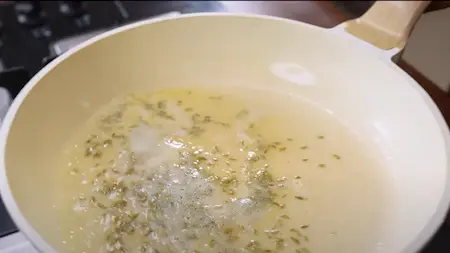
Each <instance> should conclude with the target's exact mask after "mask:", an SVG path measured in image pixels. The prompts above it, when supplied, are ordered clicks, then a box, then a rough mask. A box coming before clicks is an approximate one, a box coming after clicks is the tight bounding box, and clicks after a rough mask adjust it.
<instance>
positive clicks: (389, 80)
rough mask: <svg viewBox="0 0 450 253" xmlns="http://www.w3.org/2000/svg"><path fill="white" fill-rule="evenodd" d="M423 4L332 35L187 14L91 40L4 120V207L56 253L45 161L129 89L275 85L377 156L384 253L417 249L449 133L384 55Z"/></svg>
mask: <svg viewBox="0 0 450 253" xmlns="http://www.w3.org/2000/svg"><path fill="white" fill-rule="evenodd" d="M427 4H428V2H416V1H414V2H405V1H398V2H397V1H391V2H389V1H388V2H377V3H376V4H375V5H374V6H373V7H372V8H371V9H370V10H369V11H368V12H367V13H366V14H365V15H364V16H362V17H361V18H360V19H358V20H353V21H350V22H346V23H344V24H341V25H339V26H337V27H335V28H332V29H324V28H320V27H316V26H312V25H308V24H304V23H301V22H296V21H292V20H286V19H281V18H275V17H266V16H256V15H234V14H231V15H230V14H192V15H182V16H179V17H169V18H162V19H158V20H148V21H142V22H138V23H135V24H131V25H128V26H125V27H121V28H118V29H115V30H112V31H109V32H107V33H105V34H102V35H99V36H97V37H95V38H93V39H90V40H89V41H87V42H85V43H83V44H82V45H79V46H77V47H76V48H74V49H72V50H70V51H68V52H67V53H65V54H64V55H62V56H61V57H59V58H57V59H56V60H54V61H53V62H51V63H50V64H49V65H47V66H46V67H45V68H44V69H42V70H41V71H40V72H39V73H38V74H37V75H36V76H35V77H34V78H33V79H32V80H31V81H30V82H29V83H28V84H27V85H26V86H25V88H24V89H23V90H22V91H21V92H20V94H19V95H18V97H17V98H16V99H15V101H14V102H13V104H12V106H11V108H10V110H9V112H8V114H7V115H6V118H5V119H4V122H3V126H2V128H1V132H0V145H1V150H2V152H1V155H0V187H1V188H0V190H1V194H2V198H3V201H4V202H5V204H6V206H7V209H8V210H9V212H10V214H11V216H12V218H13V219H14V221H15V223H16V224H17V226H18V227H19V228H20V230H21V231H22V232H23V233H24V234H25V235H26V236H27V237H28V238H29V239H30V241H31V242H32V243H33V244H34V245H35V246H36V247H37V248H38V249H39V250H41V251H42V252H55V250H54V248H56V247H55V245H56V241H55V240H56V239H55V238H56V237H57V233H58V231H57V230H56V227H57V224H55V223H56V221H55V219H53V217H54V213H53V212H54V211H52V203H51V198H50V197H49V196H53V194H55V193H57V192H58V189H57V188H56V187H55V186H54V185H55V184H54V182H55V181H56V180H57V178H55V176H54V175H55V173H54V170H55V169H57V168H56V167H55V166H52V163H53V161H54V159H55V156H58V154H59V152H60V149H61V146H62V144H63V142H64V140H65V139H66V137H67V136H68V135H69V134H70V133H71V132H72V131H73V130H74V128H75V127H76V126H77V125H78V124H80V122H83V121H85V120H86V119H87V118H88V117H89V116H90V115H91V113H92V112H93V111H94V110H95V109H97V108H98V107H99V106H101V105H102V104H105V103H107V102H108V101H109V100H110V99H111V98H112V97H115V96H118V95H121V94H124V93H128V92H131V91H141V90H152V89H160V88H166V87H170V86H176V85H192V84H196V83H202V84H209V85H235V86H236V87H237V88H238V87H240V86H244V85H248V86H252V85H258V86H261V87H264V86H265V87H266V88H271V89H274V87H276V88H277V89H286V90H285V91H286V92H301V93H302V96H305V97H307V98H308V99H309V100H311V101H314V102H315V103H316V104H318V105H320V106H321V107H323V108H326V109H327V110H330V111H332V112H333V113H334V115H335V116H336V117H338V118H339V119H340V120H342V121H344V122H346V124H348V125H350V126H351V127H352V128H353V129H354V130H355V131H357V132H358V133H359V134H362V135H364V136H367V137H368V138H370V139H371V140H372V141H373V144H374V145H377V146H378V147H379V149H380V150H382V153H383V155H385V156H386V157H387V160H388V163H389V164H388V167H389V173H390V176H391V178H392V179H393V180H394V182H393V183H394V185H395V191H394V192H392V198H393V199H394V200H395V201H394V203H395V204H393V205H392V206H390V207H386V208H389V210H388V211H389V217H388V218H386V220H385V221H383V222H382V224H381V230H382V241H383V242H384V246H383V251H382V252H383V253H399V252H404V253H406V252H416V251H418V250H419V249H420V248H421V247H422V246H423V245H424V244H425V243H426V242H427V240H428V239H429V238H430V237H431V236H432V235H433V233H434V232H435V231H436V229H437V227H438V226H439V225H440V224H441V222H442V221H443V218H444V216H445V214H446V211H447V207H448V204H449V201H450V183H449V182H450V180H449V165H448V157H449V156H448V154H449V146H448V145H449V133H448V128H447V125H446V123H445V122H444V119H443V117H442V115H441V114H440V112H439V110H438V108H437V107H436V105H435V104H434V103H433V101H432V100H431V99H430V97H429V96H428V95H427V94H426V93H425V92H424V90H423V89H422V88H421V87H420V86H419V85H418V84H417V83H416V82H415V81H414V80H413V79H412V78H411V77H409V76H408V75H407V74H406V73H405V72H403V71H402V70H401V69H400V68H399V67H397V65H395V64H394V63H393V62H392V60H391V58H392V56H394V55H395V54H397V53H398V52H400V51H401V49H402V48H403V47H404V45H405V41H406V39H407V36H408V34H409V32H410V30H411V28H412V26H413V24H414V23H415V21H416V20H417V19H418V17H419V16H420V14H421V13H422V11H423V10H424V9H425V7H426V6H427ZM280 84H286V85H280ZM362 204H363V203H362ZM374 252H375V251H374Z"/></svg>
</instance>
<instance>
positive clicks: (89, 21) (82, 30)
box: [0, 1, 224, 253]
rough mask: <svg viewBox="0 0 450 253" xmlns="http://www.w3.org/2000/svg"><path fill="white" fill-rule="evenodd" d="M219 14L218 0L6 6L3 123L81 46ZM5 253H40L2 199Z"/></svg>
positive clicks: (0, 243)
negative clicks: (142, 27)
mask: <svg viewBox="0 0 450 253" xmlns="http://www.w3.org/2000/svg"><path fill="white" fill-rule="evenodd" d="M216 11H224V8H223V6H222V5H221V4H220V3H219V2H218V1H172V2H166V1H156V2H141V1H89V2H88V1H86V2H82V1H0V122H1V119H2V118H3V116H4V115H5V113H6V111H7V109H8V106H9V103H10V102H11V100H12V99H14V97H15V96H16V95H17V94H18V93H19V91H20V90H21V89H22V88H23V87H24V85H25V84H26V83H27V82H28V80H29V79H30V78H31V77H32V76H33V75H34V74H36V73H37V72H38V71H39V70H40V69H41V68H42V67H44V66H45V65H46V64H47V63H49V62H50V61H52V60H53V59H55V58H56V57H58V56H59V55H61V54H63V53H64V52H65V51H67V50H69V49H70V48H72V47H74V46H75V45H77V44H79V43H81V42H83V41H85V40H87V39H89V38H91V37H94V36H96V35H98V34H101V33H103V32H105V31H108V30H110V29H113V28H116V27H118V26H122V25H125V24H129V23H132V22H136V21H139V20H142V19H148V18H156V17H160V16H170V15H179V14H181V13H192V12H216ZM0 252H5V253H35V252H36V253H37V251H36V249H34V248H33V247H32V245H31V243H30V242H29V241H28V240H27V239H26V238H25V236H24V235H23V234H22V233H20V231H18V229H17V228H16V226H15V224H14V222H13V221H12V220H11V218H10V217H9V215H8V213H7V211H6V209H5V207H4V205H3V202H2V201H1V198H0Z"/></svg>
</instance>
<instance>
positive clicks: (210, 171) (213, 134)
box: [56, 89, 387, 253]
mask: <svg viewBox="0 0 450 253" xmlns="http://www.w3.org/2000/svg"><path fill="white" fill-rule="evenodd" d="M142 127H144V128H142ZM139 129H141V130H142V129H144V130H143V132H142V133H136V132H135V131H140V130H139ZM149 129H151V132H150V131H149ZM150 133H155V134H156V135H157V137H155V138H154V139H152V138H153V137H152V138H150V137H149V139H148V140H147V139H146V137H145V135H146V134H150ZM133 134H135V135H136V136H134V137H132V135H133ZM130 138H131V139H132V138H135V139H136V140H135V141H134V142H137V144H130ZM132 141H133V140H131V142H132ZM151 141H155V142H158V141H159V142H158V144H157V145H156V144H155V143H154V144H152V145H154V146H151V145H150V144H149V145H150V146H146V143H150V142H151ZM139 142H141V143H139ZM130 145H131V146H133V145H135V147H134V149H133V150H132V151H133V152H131V151H130ZM183 145H184V146H185V147H187V148H185V149H189V150H190V152H191V153H188V154H187V159H190V157H193V159H194V160H195V159H197V160H202V161H201V162H199V163H200V165H198V164H197V165H195V166H196V168H197V169H198V168H204V170H203V171H200V170H199V172H200V174H201V175H200V176H199V178H200V179H199V178H195V177H192V176H188V177H187V176H186V173H185V172H186V171H183V170H182V169H180V168H181V167H176V166H175V167H170V168H169V170H167V171H164V172H160V174H157V176H155V174H151V173H153V172H152V170H156V169H155V168H153V167H157V166H159V165H161V163H165V164H166V165H167V164H172V165H173V164H174V163H177V162H178V160H179V159H180V154H181V153H182V152H181V151H180V150H181V149H180V147H182V146H183ZM161 146H164V147H166V148H168V149H167V150H169V151H170V152H168V153H165V151H164V150H159V147H161ZM149 147H150V148H149ZM152 147H153V148H152ZM124 150H125V151H126V150H128V152H125V153H124ZM173 150H177V152H172V151H173ZM178 151H180V152H178ZM195 151H197V153H195ZM139 152H142V153H143V155H144V156H146V155H148V156H149V157H147V158H149V159H150V158H151V159H154V160H151V161H149V159H147V160H146V162H145V164H146V165H140V167H139V165H134V164H132V165H130V164H129V163H130V161H131V160H133V159H134V160H133V161H134V162H136V161H137V159H138V158H136V157H132V158H130V155H131V156H138V155H139ZM146 152H147V153H152V154H147V153H146ZM136 153H138V154H136ZM194 153H195V154H194ZM199 154H200V155H199ZM125 156H126V157H128V158H127V159H128V160H126V161H125V163H126V164H125V163H124V162H123V160H122V161H121V159H122V158H123V157H125ZM62 157H63V159H62V163H63V167H64V168H65V169H62V170H60V171H61V175H59V177H60V178H61V180H60V183H61V189H64V191H63V195H64V196H65V198H64V201H60V203H57V205H56V208H57V210H58V213H59V214H60V215H58V217H56V218H57V219H59V221H60V229H61V234H62V237H63V238H65V239H64V241H62V242H61V244H60V245H59V247H57V249H58V251H59V252H267V253H269V252H300V253H307V252H319V253H327V252H330V253H331V252H333V253H336V252H343V253H344V252H371V251H373V250H374V249H375V247H376V244H377V243H378V224H379V222H380V220H381V219H382V213H381V209H382V207H383V205H384V201H385V200H386V199H387V198H386V191H387V190H386V187H385V186H383V182H385V181H384V172H383V164H382V162H381V160H380V159H379V157H378V156H377V155H376V154H374V152H373V150H371V149H369V148H368V147H367V146H366V145H365V144H364V143H363V142H362V141H361V140H358V138H356V136H355V135H354V134H353V133H352V132H351V131H350V130H349V129H348V128H347V127H345V126H344V125H343V124H341V123H340V122H339V121H338V120H337V119H335V118H334V117H332V116H331V115H329V114H328V113H326V112H324V111H322V110H320V108H316V107H314V106H312V105H310V104H308V103H306V102H305V101H300V100H298V99H295V98H292V97H289V96H287V95H281V94H274V93H269V92H265V91H254V90H248V91H246V90H240V91H239V93H236V92H233V91H231V90H225V89H221V90H219V89H216V90H206V89H204V90H203V89H189V90H188V89H184V90H181V89H180V90H178V89H177V90H162V91H158V92H153V93H138V94H131V95H128V96H125V97H121V98H117V99H115V100H113V101H112V102H111V103H110V104H108V105H106V106H105V107H104V108H102V109H101V110H99V111H98V112H97V113H95V115H93V116H92V118H91V119H90V120H89V121H88V122H86V124H85V125H84V126H83V127H82V128H81V129H78V130H77V131H76V132H75V133H74V134H73V136H70V138H69V139H68V141H67V145H66V148H65V149H64V152H63V154H62ZM130 159H131V160H130ZM155 159H156V160H155ZM158 159H159V160H158ZM191 160H192V159H191ZM167 161H170V162H168V163H166V162H167ZM137 162H139V161H137ZM121 163H123V164H121ZM148 164H155V166H153V167H152V166H149V165H148ZM166 165H165V166H166ZM172 165H171V166H172ZM190 165H192V164H190ZM121 166H122V167H121ZM133 166H135V168H133ZM192 166H194V165H192ZM125 167H126V168H125ZM124 168H125V170H124ZM170 169H172V170H173V171H182V172H181V174H176V173H175V174H174V173H172V172H171V171H170ZM252 170H254V172H255V173H253V174H252V173H251V172H249V171H252ZM183 173H184V174H183ZM202 173H206V174H202ZM258 173H259V174H258ZM264 173H270V179H268V180H269V181H264V180H266V179H267V177H264V175H266V174H264ZM257 174H258V175H257ZM261 174H264V175H263V176H260V175H261ZM231 175H232V176H234V177H232V176H231ZM152 176H153V179H152V180H153V181H151V180H150V179H151V178H152ZM155 177H158V178H165V179H164V180H163V179H154V178H155ZM208 177H210V180H206V179H207V178H208ZM230 178H234V179H233V180H236V181H237V182H238V183H236V182H235V181H233V180H230ZM249 178H250V179H249ZM251 178H253V179H254V181H252V180H251ZM199 180H200V181H199ZM255 180H256V181H255ZM258 180H259V181H258ZM119 181H120V182H122V183H123V184H122V185H120V186H118V184H116V185H115V186H114V182H115V183H117V182H119ZM133 183H134V184H133ZM138 183H139V185H140V186H142V185H149V184H150V186H149V187H150V188H151V184H160V185H163V186H164V185H165V186H164V187H162V188H160V189H159V190H160V191H162V190H164V189H166V190H167V191H170V194H169V195H164V196H166V198H169V199H170V198H172V197H173V196H174V195H176V196H177V199H176V201H177V203H172V205H174V207H173V208H170V206H169V207H166V208H165V209H164V212H163V214H164V215H166V216H171V217H169V218H167V217H166V218H164V217H163V218H161V217H160V218H155V217H153V218H148V215H147V214H148V212H151V211H149V208H150V207H149V206H151V205H149V204H148V203H149V201H151V198H153V197H152V196H156V195H151V194H149V192H148V191H144V190H143V192H144V193H145V194H143V195H139V193H136V192H135V193H133V194H135V195H132V194H131V193H130V194H131V195H126V194H125V193H124V194H123V195H121V194H122V193H120V191H122V190H123V191H127V192H131V190H132V189H131V188H132V187H134V186H136V185H137V184H138ZM183 183H184V184H185V185H183ZM180 184H181V185H180ZM105 185H106V186H105ZM205 185H206V186H205ZM203 186H205V187H210V188H208V189H209V190H205V188H202V187H203ZM102 187H103V188H102ZM105 187H106V188H105ZM108 187H109V188H108ZM114 187H115V188H114ZM195 187H196V188H195ZM252 187H256V188H257V189H260V192H261V191H263V193H267V192H265V191H267V189H268V188H270V189H272V191H271V193H270V194H269V195H271V197H270V198H271V199H270V200H267V199H264V198H262V199H263V200H261V198H260V197H261V196H260V195H258V196H259V197H258V196H257V197H255V198H252V197H254V196H256V195H255V194H256V193H255V192H258V191H257V190H255V188H252ZM150 188H148V189H150ZM152 189H153V188H152ZM211 189H212V190H211ZM252 189H253V190H252ZM117 191H119V192H117ZM209 191H212V192H213V193H210V192H209ZM181 192H185V193H182V194H181ZM127 194H128V193H127ZM136 194H137V195H136ZM196 194H206V195H205V196H203V195H202V196H197V197H196ZM208 194H209V195H208ZM258 194H260V193H258ZM119 195H120V196H119ZM130 196H134V197H130ZM158 196H162V195H158ZM167 196H169V197H167ZM180 196H181V197H180ZM265 196H266V195H265ZM266 197H267V196H266ZM117 198H118V199H119V200H123V199H125V201H117ZM142 198H143V199H142ZM187 198H190V199H189V200H187ZM192 199H195V201H191V200H192ZM170 200H171V201H173V199H170ZM136 201H137V202H139V203H141V204H136V203H135V202H136ZM188 201H191V202H188ZM185 202H186V203H187V204H186V203H185ZM142 203H144V204H142ZM155 203H163V202H155ZM196 203H201V205H197V204H196ZM248 203H251V204H252V205H255V206H257V207H252V208H249V207H248V206H246V204H248ZM164 204H166V203H164ZM192 205H197V206H195V207H192ZM205 205H209V206H210V207H211V206H213V205H217V206H220V205H222V206H221V207H218V208H217V210H218V211H217V212H215V211H212V210H213V209H212V208H211V209H208V210H209V211H208V217H209V218H208V219H210V220H212V221H213V223H214V225H213V226H212V227H208V226H209V225H204V226H200V225H198V227H197V228H196V229H197V230H195V229H194V228H193V227H195V224H200V223H201V222H203V221H204V219H202V218H201V216H202V215H204V213H203V212H204V209H203V206H205ZM187 206H189V207H192V208H193V209H192V210H191V209H189V208H187ZM153 208H160V207H153ZM182 208H184V209H182ZM208 208H209V207H208ZM119 209H120V210H121V211H120V212H116V211H117V210H119ZM150 209H151V208H150ZM107 210H111V211H107ZM151 210H153V209H151ZM158 210H160V209H158ZM214 210H216V209H214ZM194 211H195V212H196V213H193V212H194ZM105 213H108V214H105ZM114 214H115V216H116V218H114V217H113V216H114ZM120 215H122V216H120ZM119 216H120V217H119ZM117 217H119V218H117ZM108 219H109V220H108ZM114 219H115V220H114ZM158 219H159V220H158ZM168 219H170V224H165V225H162V226H161V227H158V229H159V230H158V229H155V227H154V226H153V227H152V226H149V225H148V224H149V222H153V221H154V222H155V223H157V222H161V221H164V220H165V221H169V220H168ZM189 219H191V220H194V219H196V220H194V221H189ZM117 222H120V223H121V224H119V225H120V226H115V227H114V228H111V224H112V223H117ZM183 222H184V223H183ZM122 223H127V224H125V225H123V224H122ZM182 223H183V224H185V225H184V226H185V227H183V226H182V225H180V224H182ZM208 224H209V223H208ZM107 225H108V226H107ZM155 226H156V225H155ZM158 226H159V225H158ZM164 227H166V228H167V231H163V230H161V228H164ZM170 228H172V229H171V230H170ZM111 229H112V230H114V229H115V230H116V231H115V232H114V231H112V230H111ZM118 230H120V231H118ZM156 230H158V231H156ZM191 232H195V233H197V234H195V235H192V234H190V235H188V234H189V233H191ZM117 234H120V235H119V236H117ZM114 236H116V237H115V238H112V237H114ZM189 236H191V237H194V238H190V239H187V238H188V237H189ZM108 243H109V244H108Z"/></svg>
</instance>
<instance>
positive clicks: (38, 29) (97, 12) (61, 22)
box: [0, 1, 450, 253]
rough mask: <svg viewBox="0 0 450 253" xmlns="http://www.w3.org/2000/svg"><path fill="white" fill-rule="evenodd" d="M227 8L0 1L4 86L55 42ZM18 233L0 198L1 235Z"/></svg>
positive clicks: (440, 245)
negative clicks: (175, 13) (156, 19)
mask: <svg viewBox="0 0 450 253" xmlns="http://www.w3.org/2000/svg"><path fill="white" fill-rule="evenodd" d="M30 3H32V5H30ZM39 3H40V7H39V6H37V4H39ZM39 9H40V11H39ZM224 10H225V8H224V7H223V6H222V4H220V2H219V1H171V2H167V1H155V2H149V1H148V2H145V1H144V2H141V1H90V2H87V1H86V2H84V3H83V4H80V2H79V1H15V2H13V1H0V86H2V87H5V88H7V89H8V90H9V91H10V93H11V94H12V96H13V97H15V95H17V93H18V92H19V91H20V90H21V89H22V87H23V86H24V85H25V83H26V82H27V81H28V80H29V78H30V77H31V76H33V75H34V74H35V73H36V72H37V71H39V70H40V69H41V68H42V67H43V66H44V65H45V64H46V63H48V62H49V61H51V60H52V59H54V58H55V57H57V56H58V53H59V52H56V51H55V50H52V49H53V48H55V47H53V45H54V43H55V42H56V43H57V42H58V41H60V40H61V39H63V38H68V37H69V38H73V36H77V35H80V34H85V33H89V32H93V31H94V32H95V31H99V30H103V29H111V28H113V27H116V26H119V25H123V24H126V23H129V22H133V21H137V20H140V19H145V18H148V17H151V16H154V15H158V14H163V13H167V12H170V11H178V12H181V13H190V12H211V11H224ZM16 231H17V228H16V227H15V225H14V223H13V222H12V221H11V219H10V218H9V216H8V214H7V212H6V210H5V208H4V206H3V203H2V202H1V199H0V237H2V236H5V235H7V234H10V233H14V232H16ZM422 252H423V253H438V252H450V227H448V226H443V227H442V228H441V229H440V230H439V232H438V233H437V234H436V236H435V237H434V239H433V240H432V241H431V242H430V243H429V245H428V246H427V247H426V248H425V249H424V250H423V251H422Z"/></svg>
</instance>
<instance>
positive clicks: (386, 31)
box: [345, 1, 431, 50]
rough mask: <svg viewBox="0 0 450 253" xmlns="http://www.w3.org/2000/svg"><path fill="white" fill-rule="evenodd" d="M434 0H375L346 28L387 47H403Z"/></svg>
mask: <svg viewBox="0 0 450 253" xmlns="http://www.w3.org/2000/svg"><path fill="white" fill-rule="evenodd" d="M430 2H431V1H376V2H375V3H374V4H373V6H372V7H371V8H370V9H369V10H368V11H367V12H366V13H365V14H364V15H362V16H361V17H359V18H357V19H354V20H350V21H347V22H346V28H345V29H346V31H347V32H348V33H350V34H352V35H354V36H356V37H358V38H359V39H361V40H364V41H366V42H369V43H370V44H372V45H374V46H376V47H378V48H380V49H384V50H389V49H393V48H399V49H403V48H404V47H405V45H406V41H407V40H408V37H409V35H410V33H411V30H412V28H413V27H414V25H415V24H416V22H417V21H418V19H419V17H420V16H421V14H422V13H423V11H424V10H425V8H426V7H427V6H428V4H430Z"/></svg>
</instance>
